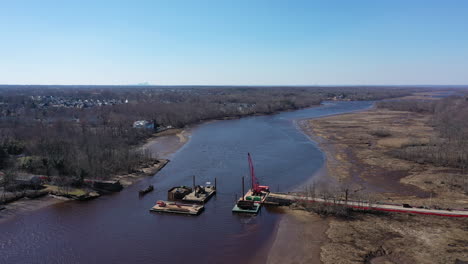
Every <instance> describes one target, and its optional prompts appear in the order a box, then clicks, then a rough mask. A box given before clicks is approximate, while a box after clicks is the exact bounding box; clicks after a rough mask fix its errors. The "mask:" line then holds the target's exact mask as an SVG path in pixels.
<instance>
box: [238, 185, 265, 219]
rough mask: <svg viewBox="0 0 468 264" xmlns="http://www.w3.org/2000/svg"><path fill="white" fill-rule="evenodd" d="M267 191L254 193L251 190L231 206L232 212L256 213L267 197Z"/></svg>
mask: <svg viewBox="0 0 468 264" xmlns="http://www.w3.org/2000/svg"><path fill="white" fill-rule="evenodd" d="M268 195H269V192H261V193H260V195H254V193H253V192H252V190H249V191H247V193H246V194H245V195H244V196H243V197H242V198H240V199H239V200H238V201H237V203H236V204H235V205H234V207H233V208H232V211H233V212H234V213H249V214H257V213H258V212H259V211H260V208H261V207H262V204H263V203H264V202H265V200H266V198H267V197H268Z"/></svg>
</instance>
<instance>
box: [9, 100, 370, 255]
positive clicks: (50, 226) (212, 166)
mask: <svg viewBox="0 0 468 264" xmlns="http://www.w3.org/2000/svg"><path fill="white" fill-rule="evenodd" d="M371 104H372V103H371V102H333V103H331V102H328V103H326V104H325V105H324V106H321V107H316V108H310V109H305V110H299V111H294V112H285V113H280V114H277V115H272V116H258V117H249V118H243V119H239V120H229V121H219V122H213V123H207V124H204V125H201V126H199V127H197V128H196V129H194V130H193V131H192V132H193V133H192V137H191V139H190V141H189V142H188V143H187V144H186V145H185V146H184V147H183V148H182V149H180V150H179V151H178V152H177V153H176V154H174V155H173V156H172V158H171V159H172V161H171V162H170V163H169V164H168V165H167V166H166V167H165V168H164V169H163V170H162V171H161V172H159V173H158V174H157V175H156V176H155V177H149V178H146V179H144V180H142V181H141V182H139V183H137V184H135V185H133V186H131V187H129V188H127V189H124V190H123V191H122V192H120V193H116V194H114V195H110V196H104V197H101V198H99V199H97V200H94V201H89V202H68V203H62V204H57V205H53V206H49V207H46V208H43V209H40V210H37V211H33V212H30V213H28V214H25V215H20V216H17V217H15V218H12V219H9V220H7V221H5V222H3V223H1V224H0V263H180V262H192V263H239V262H245V261H247V260H249V259H252V258H253V257H256V260H262V259H263V258H262V256H260V257H259V256H258V252H259V249H260V248H262V245H265V243H267V242H268V241H269V238H270V237H271V235H272V234H273V230H274V228H275V225H276V223H277V222H278V219H279V218H280V215H278V214H276V213H274V212H273V211H269V210H265V208H263V209H262V211H261V213H260V214H259V215H258V216H256V217H252V216H239V215H233V214H232V213H231V209H232V207H233V205H234V202H235V197H236V194H237V195H240V193H241V177H242V176H243V175H247V173H248V165H247V158H246V155H247V152H250V153H251V154H252V156H253V159H254V165H255V169H256V173H257V176H258V178H259V180H260V183H261V184H265V185H269V186H270V188H271V189H272V190H273V191H276V190H278V189H279V190H280V191H288V190H292V189H294V188H295V187H298V186H299V185H300V184H301V183H302V182H304V181H305V180H307V179H308V178H310V177H311V176H312V175H313V174H314V172H316V171H317V170H318V169H319V168H320V167H321V166H322V165H323V161H324V157H323V155H322V153H321V152H320V151H319V150H318V149H317V147H316V146H315V145H314V143H313V142H311V141H310V140H309V139H308V138H307V137H306V136H305V135H303V134H302V133H301V132H300V131H298V130H297V128H296V126H295V125H294V122H293V121H294V120H297V119H301V118H308V117H319V116H324V115H331V114H337V113H344V112H350V111H355V110H360V109H364V108H368V107H370V106H371ZM192 175H196V176H197V182H198V183H199V184H204V183H205V182H207V181H211V182H212V181H213V180H214V178H215V177H217V179H218V194H217V196H216V197H214V198H213V199H212V200H210V201H209V203H208V204H207V205H206V209H205V211H204V212H203V213H202V214H201V215H200V216H198V217H190V216H180V215H166V214H154V213H149V212H148V209H149V208H151V206H153V205H154V204H155V202H156V201H157V200H158V199H165V198H166V195H167V192H166V191H167V189H168V188H170V187H172V186H176V185H191V183H192ZM150 183H151V184H154V186H155V191H153V192H151V193H149V194H148V195H146V196H145V197H143V198H139V197H138V195H137V190H139V189H141V188H142V187H144V186H147V185H148V184H150ZM0 214H1V212H0Z"/></svg>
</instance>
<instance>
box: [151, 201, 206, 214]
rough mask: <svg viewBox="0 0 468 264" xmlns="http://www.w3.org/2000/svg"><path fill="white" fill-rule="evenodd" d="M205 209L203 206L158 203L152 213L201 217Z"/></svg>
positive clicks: (166, 202) (167, 202)
mask: <svg viewBox="0 0 468 264" xmlns="http://www.w3.org/2000/svg"><path fill="white" fill-rule="evenodd" d="M204 209H205V207H204V206H203V205H197V204H183V203H178V202H169V201H158V202H157V203H156V205H155V206H153V207H152V208H151V209H150V212H158V213H174V214H187V215H199V214H200V213H201V212H202V211H203V210H204Z"/></svg>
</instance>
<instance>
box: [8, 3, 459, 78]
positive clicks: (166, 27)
mask: <svg viewBox="0 0 468 264" xmlns="http://www.w3.org/2000/svg"><path fill="white" fill-rule="evenodd" d="M466 14H468V1H461V0H460V1H456V0H452V1H431V0H429V1H421V0H414V1H402V0H394V1H371V0H365V1H364V0H361V1H359V0H357V1H333V0H331V1H306V0H304V1H280V0H257V1H255V0H251V1H248V0H238V1H221V0H220V1H208V0H200V1H195V0H193V1H189V0H186V1H163V0H161V1H117V0H114V1H110V0H104V1H90V0H84V1H73V2H72V1H58V0H55V1H52V0H43V1H33V0H29V1H27V0H26V1H5V2H3V3H2V8H1V9H0V84H29V85H31V84H43V85H52V84H55V85H255V86H259V85H260V86H262V85H291V86H292V85H467V84H468V34H467V32H468V16H467V15H466Z"/></svg>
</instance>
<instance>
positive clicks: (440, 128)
mask: <svg viewBox="0 0 468 264" xmlns="http://www.w3.org/2000/svg"><path fill="white" fill-rule="evenodd" d="M377 107H379V108H387V109H390V110H396V111H411V112H418V113H428V114H431V115H432V118H431V124H432V125H433V126H434V129H435V131H436V133H437V136H435V137H433V138H431V140H430V141H429V143H427V142H424V143H422V142H417V141H415V142H411V143H409V144H406V145H404V146H403V147H402V148H401V149H399V150H395V151H392V153H391V154H392V155H394V156H396V157H399V158H404V159H408V160H413V161H416V162H420V163H425V162H427V163H432V164H434V165H436V166H445V167H455V168H460V169H462V170H463V171H466V169H467V168H468V96H451V97H447V98H444V99H440V100H396V101H395V100H389V101H382V102H378V103H377Z"/></svg>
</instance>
